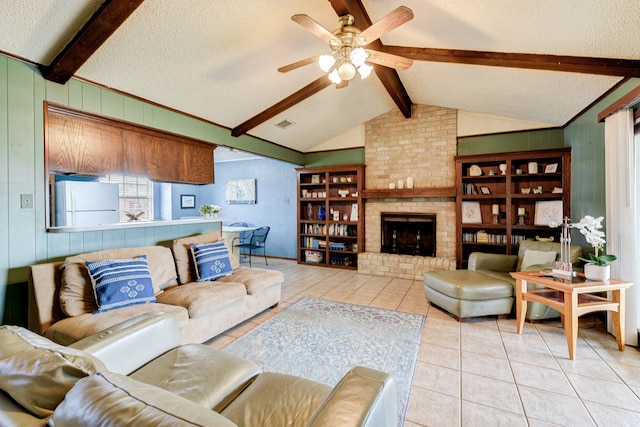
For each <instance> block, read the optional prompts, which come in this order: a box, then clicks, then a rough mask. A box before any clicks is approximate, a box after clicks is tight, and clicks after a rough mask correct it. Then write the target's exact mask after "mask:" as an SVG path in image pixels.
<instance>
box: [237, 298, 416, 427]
mask: <svg viewBox="0 0 640 427" xmlns="http://www.w3.org/2000/svg"><path fill="white" fill-rule="evenodd" d="M424 321H425V317H424V316H420V315H416V314H409V313H400V312H397V311H392V310H383V309H379V308H373V307H364V306H359V305H353V304H344V303H339V302H333V301H325V300H321V299H315V298H306V297H305V298H302V299H300V300H299V301H297V302H296V303H294V304H292V305H291V306H290V307H288V308H287V309H285V310H283V311H282V312H280V313H278V314H277V315H275V316H274V317H272V318H271V319H269V320H267V321H266V322H265V323H263V324H262V325H260V326H259V327H257V328H256V329H254V330H253V331H251V332H249V333H248V334H246V335H245V336H243V337H242V338H240V339H238V340H236V341H234V342H233V343H231V344H229V345H228V346H227V347H225V350H226V351H229V352H231V353H233V354H236V355H238V356H242V357H244V358H246V359H249V360H251V361H253V362H254V363H256V364H257V365H258V366H260V367H261V368H262V369H263V370H264V371H270V372H280V373H284V374H290V375H297V376H301V377H304V378H309V379H312V380H315V381H318V382H321V383H324V384H328V385H330V386H332V387H333V386H334V385H336V384H337V383H338V381H339V380H340V379H341V378H342V377H343V376H344V375H345V374H346V373H347V372H348V371H349V370H350V369H351V368H353V367H354V366H356V365H363V366H367V367H369V368H373V369H378V370H380V371H384V372H387V373H389V374H391V375H393V377H394V378H395V380H396V383H397V386H398V425H399V426H402V425H404V419H405V416H406V410H407V402H408V400H409V393H410V391H411V383H412V382H413V375H414V372H415V366H416V361H417V357H418V350H419V348H420V337H421V335H422V328H423V326H424Z"/></svg>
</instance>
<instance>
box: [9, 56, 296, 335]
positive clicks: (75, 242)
mask: <svg viewBox="0 0 640 427" xmlns="http://www.w3.org/2000/svg"><path fill="white" fill-rule="evenodd" d="M45 100H46V101H49V102H55V103H58V104H62V105H68V106H70V107H73V108H77V109H81V110H85V111H89V112H93V113H96V114H101V115H105V116H111V117H115V118H118V119H122V120H126V121H130V122H134V123H138V124H142V125H146V126H151V127H155V128H159V129H162V130H166V131H169V132H174V133H178V134H182V135H187V136H190V137H193V138H197V139H200V140H203V141H209V142H212V143H215V144H218V145H227V146H230V147H235V148H239V149H243V150H248V151H251V152H254V153H257V154H261V155H264V156H267V157H273V158H277V159H281V160H284V161H288V162H291V163H294V164H304V156H303V155H302V154H301V153H299V152H296V151H293V150H289V149H287V148H284V147H280V146H277V145H274V144H269V143H266V142H264V141H261V140H258V139H255V138H252V137H249V136H243V137H240V138H234V137H232V136H231V133H230V131H229V130H228V129H224V128H220V127H218V126H215V125H212V124H209V123H206V122H203V121H201V120H197V119H194V118H192V117H189V116H186V115H182V114H179V113H175V112H173V111H170V110H166V109H163V108H161V107H158V106H155V105H152V104H148V103H145V102H142V101H140V100H137V99H133V98H130V97H127V96H124V95H122V94H119V93H115V92H112V91H109V90H107V89H103V88H100V87H97V86H94V85H91V84H88V83H84V82H80V81H78V80H73V79H72V80H70V81H69V82H68V83H67V84H65V85H59V84H56V83H51V82H48V81H46V80H44V79H43V78H42V76H41V75H40V74H39V72H38V71H37V70H35V69H34V68H33V67H31V66H29V65H27V64H24V63H22V62H20V61H17V60H14V59H12V58H8V57H6V56H2V55H0V248H4V249H2V250H0V322H2V323H19V324H24V323H25V322H26V316H27V314H26V284H25V282H26V281H27V279H28V266H29V265H31V264H35V263H38V262H46V261H50V260H57V259H60V258H64V257H65V256H67V255H70V254H76V253H80V252H86V251H93V250H100V249H105V248H115V247H122V246H126V247H133V246H143V245H154V244H158V243H160V244H163V242H164V244H168V243H167V242H169V241H170V240H172V239H174V238H176V237H180V236H185V235H190V234H196V233H201V232H204V231H208V230H210V229H212V227H214V226H212V225H210V224H209V225H205V224H198V225H196V224H192V225H179V226H162V227H145V228H136V229H126V230H125V229H123V230H109V231H92V232H78V233H47V231H46V229H45V223H46V220H45V212H46V210H45V197H46V196H45V176H44V111H43V109H44V106H43V102H44V101H45ZM20 194H33V195H34V209H21V208H20Z"/></svg>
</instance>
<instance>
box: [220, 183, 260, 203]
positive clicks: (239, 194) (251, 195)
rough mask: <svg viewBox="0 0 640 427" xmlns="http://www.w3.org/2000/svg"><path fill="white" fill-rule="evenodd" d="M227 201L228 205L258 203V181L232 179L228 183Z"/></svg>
mask: <svg viewBox="0 0 640 427" xmlns="http://www.w3.org/2000/svg"><path fill="white" fill-rule="evenodd" d="M226 196H227V197H226V199H227V203H228V204H254V203H256V180H255V178H250V179H230V180H228V181H227V189H226Z"/></svg>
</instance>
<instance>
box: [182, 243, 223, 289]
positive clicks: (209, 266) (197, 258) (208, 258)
mask: <svg viewBox="0 0 640 427" xmlns="http://www.w3.org/2000/svg"><path fill="white" fill-rule="evenodd" d="M190 247H191V255H192V258H193V263H194V264H195V266H196V277H197V280H198V282H208V281H211V280H216V279H219V278H220V277H224V276H229V275H230V274H233V269H232V268H231V261H229V250H228V249H227V247H226V246H225V244H224V242H223V241H222V240H220V241H218V242H214V243H191V245H190Z"/></svg>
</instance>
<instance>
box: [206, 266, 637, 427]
mask: <svg viewBox="0 0 640 427" xmlns="http://www.w3.org/2000/svg"><path fill="white" fill-rule="evenodd" d="M254 266H255V267H264V265H263V264H262V260H260V262H258V260H257V258H256V263H255V265H254ZM267 268H272V269H276V270H280V271H282V272H284V273H285V277H286V279H285V283H284V286H283V288H282V302H281V304H279V305H278V307H276V308H275V309H273V310H268V311H266V312H264V313H262V314H260V315H258V316H256V317H254V318H253V319H250V320H249V321H247V322H245V323H243V324H241V325H239V326H237V327H236V328H234V329H232V330H230V331H228V332H227V333H226V334H224V335H221V336H219V337H217V338H216V339H214V340H213V341H211V342H210V345H212V346H215V347H218V348H224V346H226V345H227V344H228V343H230V342H232V341H233V340H235V339H237V338H239V337H241V336H242V335H244V334H245V333H246V332H248V331H250V330H251V329H253V328H255V327H256V326H258V325H259V324H260V323H262V322H264V321H265V320H266V319H268V318H270V317H272V316H273V315H275V314H276V313H277V312H279V311H282V310H283V309H285V308H286V307H287V306H289V305H290V304H291V303H293V302H295V301H296V300H297V299H299V298H300V297H302V296H309V297H315V298H324V299H328V300H333V301H342V302H347V303H352V304H361V305H368V306H372V307H380V308H386V309H392V310H398V311H405V312H409V313H418V314H426V315H427V320H426V323H425V328H424V332H423V335H422V343H421V346H420V356H419V360H418V365H417V368H416V373H415V377H414V381H413V387H412V389H411V396H410V401H409V408H408V411H407V421H406V424H405V426H406V427H417V426H433V427H447V426H464V427H470V426H479V427H480V426H482V427H486V426H509V427H511V426H535V427H540V426H580V427H582V426H640V397H639V396H640V352H638V351H637V350H636V348H634V347H627V349H626V351H624V352H620V351H618V348H617V345H616V341H615V338H614V337H613V336H611V335H609V334H608V333H607V332H606V331H605V329H604V325H603V324H602V322H601V321H599V320H597V319H596V318H595V317H589V316H587V317H585V318H583V319H581V323H580V331H579V340H578V351H577V357H576V360H575V361H571V360H569V359H568V354H567V344H566V338H565V333H564V330H563V329H562V328H561V327H560V322H559V321H548V322H544V323H536V324H529V323H526V324H525V330H524V332H523V334H522V335H517V334H516V333H515V330H516V325H515V319H505V320H497V319H494V318H482V319H476V321H473V322H468V323H459V322H458V321H456V320H455V319H453V318H451V317H450V316H449V315H447V314H446V313H445V312H443V311H442V310H440V309H438V308H437V307H431V306H430V304H429V303H428V302H427V300H426V299H425V297H424V294H423V291H422V282H421V281H414V280H404V279H394V278H387V277H379V276H368V275H362V274H358V273H357V272H355V271H350V270H342V269H333V268H323V267H313V266H307V265H298V264H297V263H296V262H295V261H290V260H280V259H270V260H269V266H268V267H267Z"/></svg>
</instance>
